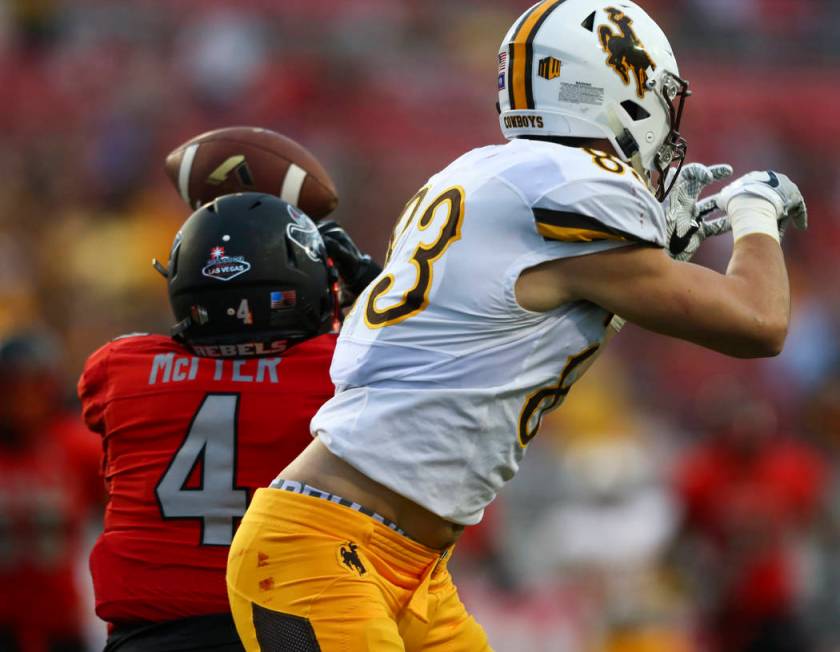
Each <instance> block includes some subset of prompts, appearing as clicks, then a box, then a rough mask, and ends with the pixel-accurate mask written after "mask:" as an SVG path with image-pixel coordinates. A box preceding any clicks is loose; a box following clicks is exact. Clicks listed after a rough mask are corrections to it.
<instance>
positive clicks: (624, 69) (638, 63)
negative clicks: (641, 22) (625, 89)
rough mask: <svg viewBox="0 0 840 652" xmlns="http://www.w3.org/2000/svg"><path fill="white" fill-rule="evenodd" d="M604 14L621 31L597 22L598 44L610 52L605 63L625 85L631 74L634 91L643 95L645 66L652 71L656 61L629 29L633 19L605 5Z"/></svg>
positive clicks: (631, 28)
mask: <svg viewBox="0 0 840 652" xmlns="http://www.w3.org/2000/svg"><path fill="white" fill-rule="evenodd" d="M607 13H608V14H609V16H610V20H611V21H612V22H613V23H615V24H616V25H617V26H618V29H619V30H620V31H621V33H620V34H616V33H615V32H614V31H613V30H612V27H611V26H610V25H601V26H600V27H599V28H598V39H599V40H600V41H601V47H602V48H604V52H606V53H607V54H609V55H610V56H609V57H608V58H607V65H608V66H610V67H611V68H612V69H613V70H615V71H616V72H617V73H618V74H619V76H620V77H621V79H623V80H624V83H625V84H627V85H628V86H629V85H630V74H631V73H632V75H633V77H634V78H635V79H636V94H637V95H638V96H639V97H640V98H644V96H645V93H646V92H647V91H648V90H649V89H648V87H647V82H648V69H652V70H656V64H655V63H654V62H653V59H651V58H650V55H649V54H648V53H647V50H645V47H644V46H643V45H642V43H641V42H640V41H639V37H637V36H636V33H635V32H634V31H633V20H632V19H631V18H629V17H628V16H626V15H625V14H624V12H623V11H621V10H619V9H616V8H615V7H609V8H607Z"/></svg>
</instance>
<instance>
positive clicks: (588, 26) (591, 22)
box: [581, 11, 595, 32]
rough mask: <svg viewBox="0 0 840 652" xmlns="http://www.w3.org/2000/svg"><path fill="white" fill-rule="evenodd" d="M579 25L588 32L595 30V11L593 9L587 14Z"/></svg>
mask: <svg viewBox="0 0 840 652" xmlns="http://www.w3.org/2000/svg"><path fill="white" fill-rule="evenodd" d="M581 27H583V29H585V30H586V31H588V32H595V12H594V11H593V12H592V13H591V14H589V15H588V16H587V17H586V19H585V20H584V21H583V22H582V23H581Z"/></svg>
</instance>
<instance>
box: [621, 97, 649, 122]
mask: <svg viewBox="0 0 840 652" xmlns="http://www.w3.org/2000/svg"><path fill="white" fill-rule="evenodd" d="M621 106H622V108H623V109H624V110H625V111H627V115H629V116H630V117H631V118H632V119H633V121H634V122H638V121H639V120H644V119H646V118H649V117H650V113H648V112H647V110H646V109H645V107H643V106H642V105H641V104H636V103H635V102H634V101H633V100H624V101H623V102H622V103H621Z"/></svg>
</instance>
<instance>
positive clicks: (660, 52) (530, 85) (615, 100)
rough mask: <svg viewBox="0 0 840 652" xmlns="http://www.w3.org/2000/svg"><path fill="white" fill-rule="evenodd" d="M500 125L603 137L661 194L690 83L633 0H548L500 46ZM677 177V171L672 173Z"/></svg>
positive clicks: (677, 151) (676, 160)
mask: <svg viewBox="0 0 840 652" xmlns="http://www.w3.org/2000/svg"><path fill="white" fill-rule="evenodd" d="M498 62H499V80H498V85H499V108H500V123H501V128H502V133H503V134H504V135H505V137H506V138H517V137H521V136H541V137H564V138H587V139H592V138H595V139H601V138H605V139H607V140H609V141H610V143H611V144H612V145H613V147H614V148H615V150H616V152H617V153H618V155H619V156H620V157H621V158H623V159H624V160H626V161H628V162H630V163H632V164H634V167H637V168H638V169H639V171H643V172H646V173H648V175H649V177H652V176H653V175H654V173H658V176H659V179H658V180H657V181H658V188H657V196H658V197H659V198H660V199H662V198H664V197H665V195H667V191H668V190H670V188H665V187H664V184H665V178H666V175H667V171H668V168H669V167H672V166H680V165H682V161H683V160H684V159H685V153H686V142H685V139H683V138H682V137H681V136H680V133H679V126H680V121H681V119H682V113H683V108H684V104H685V99H686V98H687V97H688V95H689V91H688V83H687V82H686V81H684V80H682V79H681V78H680V76H679V70H678V68H677V62H676V59H675V58H674V55H673V52H672V51H671V46H670V44H669V43H668V39H667V37H666V36H665V34H664V33H663V32H662V30H661V29H660V28H659V26H658V25H657V24H656V23H655V22H654V21H653V20H652V19H651V18H650V16H648V15H647V14H646V13H645V12H644V10H643V9H641V8H640V7H639V6H638V5H636V4H635V3H633V2H630V1H629V0H616V1H615V2H605V1H603V0H544V1H543V2H539V3H537V4H536V5H534V6H533V7H531V8H530V9H529V10H528V11H526V12H525V13H524V14H523V15H522V16H520V17H519V19H518V20H517V21H516V22H515V23H514V24H513V26H512V27H511V28H510V30H509V31H508V33H507V35H506V36H505V39H504V41H503V42H502V46H501V48H500V51H499V57H498ZM674 178H676V177H674Z"/></svg>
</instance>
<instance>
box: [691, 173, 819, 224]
mask: <svg viewBox="0 0 840 652" xmlns="http://www.w3.org/2000/svg"><path fill="white" fill-rule="evenodd" d="M741 195H751V196H753V197H760V198H762V199H766V200H767V201H769V202H770V203H771V204H773V207H774V208H775V209H776V215H777V218H776V219H777V220H778V222H779V236H782V235H783V234H784V232H785V229H786V228H787V225H788V224H789V223H791V222H793V224H794V226H795V227H796V228H798V229H801V230H805V229H807V228H808V209H807V208H806V206H805V200H804V199H803V198H802V193H801V192H799V188H798V187H797V186H796V184H795V183H794V182H793V181H791V180H790V179H789V178H788V177H787V176H786V175H784V174H781V173H780V172H773V171H772V170H767V171H766V172H750V173H749V174H745V175H744V176H742V177H741V178H739V179H736V180H735V181H733V182H732V183H730V184H729V185H728V186H726V187H725V188H724V189H723V190H721V191H720V193H718V194H717V195H715V196H714V197H709V199H708V200H706V202H704V203H705V204H708V206H706V208H712V209H714V208H719V209H720V210H722V211H724V212H727V209H728V207H729V202H731V201H732V200H733V199H734V198H735V197H738V196H741Z"/></svg>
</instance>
